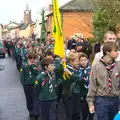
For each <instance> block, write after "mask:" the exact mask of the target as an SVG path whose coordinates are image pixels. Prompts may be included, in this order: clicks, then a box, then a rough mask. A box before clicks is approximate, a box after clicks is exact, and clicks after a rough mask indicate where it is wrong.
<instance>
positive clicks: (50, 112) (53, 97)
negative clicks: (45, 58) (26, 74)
mask: <svg viewBox="0 0 120 120" xmlns="http://www.w3.org/2000/svg"><path fill="white" fill-rule="evenodd" d="M55 63H56V62H55ZM57 63H58V64H60V62H57ZM50 64H52V63H50ZM56 67H60V65H56ZM57 69H58V68H57ZM57 69H56V70H57ZM56 70H55V71H56ZM56 73H57V72H56ZM58 80H59V78H58V77H57V79H56V75H55V73H54V72H53V73H47V72H41V74H40V75H38V77H37V80H36V82H35V89H36V91H37V94H38V99H39V101H40V119H41V120H56V118H57V93H56V87H57V81H58Z"/></svg>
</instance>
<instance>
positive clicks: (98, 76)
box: [87, 60, 120, 106]
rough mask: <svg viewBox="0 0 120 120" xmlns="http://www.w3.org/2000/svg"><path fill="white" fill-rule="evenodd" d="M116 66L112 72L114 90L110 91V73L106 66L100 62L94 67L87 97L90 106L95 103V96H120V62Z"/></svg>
mask: <svg viewBox="0 0 120 120" xmlns="http://www.w3.org/2000/svg"><path fill="white" fill-rule="evenodd" d="M115 63H116V65H115V67H114V68H113V72H112V76H111V77H112V89H111V90H109V81H108V72H107V70H106V68H105V66H104V65H103V64H102V63H101V62H100V60H98V61H97V62H96V63H95V64H93V65H92V68H91V75H90V86H89V90H88V95H87V101H88V105H89V106H90V105H91V104H93V103H94V101H95V96H119V95H120V88H119V83H120V76H119V75H120V62H118V61H115Z"/></svg>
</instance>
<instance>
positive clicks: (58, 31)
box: [52, 0, 65, 58]
mask: <svg viewBox="0 0 120 120" xmlns="http://www.w3.org/2000/svg"><path fill="white" fill-rule="evenodd" d="M52 4H53V19H52V22H53V23H52V35H53V37H54V39H55V47H54V54H55V55H58V56H60V57H61V58H64V57H65V52H64V38H63V31H62V23H61V15H60V10H59V6H58V0H52Z"/></svg>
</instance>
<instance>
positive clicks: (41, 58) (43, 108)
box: [4, 31, 120, 120]
mask: <svg viewBox="0 0 120 120" xmlns="http://www.w3.org/2000/svg"><path fill="white" fill-rule="evenodd" d="M116 40H117V37H116V35H115V34H114V33H113V32H112V31H108V32H106V33H105V35H104V45H103V46H101V48H100V45H99V46H98V43H96V45H97V46H98V47H97V48H95V49H97V50H96V51H97V52H95V53H96V55H95V59H94V61H93V64H92V65H91V63H92V62H91V59H90V55H91V54H92V46H91V44H90V43H89V41H88V40H87V39H83V38H81V37H80V36H77V35H74V36H73V37H71V38H68V39H66V40H65V58H60V57H59V56H57V55H55V54H54V44H55V40H54V39H53V38H52V35H51V33H50V32H48V33H47V38H46V39H45V41H44V42H40V40H39V39H37V40H32V39H31V38H29V39H26V38H17V39H10V38H8V39H6V40H5V41H4V45H5V47H6V48H7V52H8V55H9V56H10V57H12V59H13V60H15V61H16V68H17V69H18V71H19V72H20V81H21V84H22V86H23V90H24V93H25V96H26V105H27V109H28V111H29V115H30V116H31V117H34V118H35V119H36V120H37V119H39V120H59V105H60V103H61V101H62V103H63V105H64V107H63V108H62V109H63V111H65V115H66V120H93V119H94V113H96V116H97V119H98V120H113V119H114V116H115V115H116V114H117V112H118V110H119V95H120V80H119V78H120V65H119V64H120V54H119V51H118V48H119V47H118V44H117V42H116ZM95 47H96V46H95ZM100 49H101V51H100ZM64 63H66V67H64ZM91 66H92V67H91Z"/></svg>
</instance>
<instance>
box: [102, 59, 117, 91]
mask: <svg viewBox="0 0 120 120" xmlns="http://www.w3.org/2000/svg"><path fill="white" fill-rule="evenodd" d="M100 62H101V63H102V64H103V65H104V66H105V68H106V70H107V72H108V88H109V90H111V89H112V77H111V76H112V72H113V69H114V67H115V61H114V60H113V62H112V64H111V65H110V66H109V67H108V66H107V64H106V63H105V61H104V60H103V58H101V59H100Z"/></svg>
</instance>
